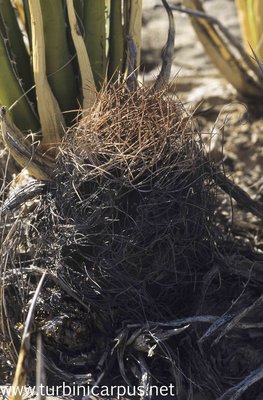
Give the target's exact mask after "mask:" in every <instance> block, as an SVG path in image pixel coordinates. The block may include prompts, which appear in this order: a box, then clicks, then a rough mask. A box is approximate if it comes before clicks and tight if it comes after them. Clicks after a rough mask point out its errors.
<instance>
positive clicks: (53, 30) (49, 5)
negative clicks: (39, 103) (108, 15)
mask: <svg viewBox="0 0 263 400" xmlns="http://www.w3.org/2000/svg"><path fill="white" fill-rule="evenodd" d="M40 4H41V11H42V19H43V30H44V41H45V56H46V74H47V77H48V82H49V84H50V87H51V89H52V92H53V94H54V95H55V97H56V99H57V101H58V104H59V106H60V109H61V111H71V110H75V111H76V108H77V87H76V81H75V76H74V71H73V65H72V56H71V55H70V52H69V48H68V44H67V36H66V25H65V16H64V10H63V4H62V2H61V1H60V0H56V1H54V0H41V2H40ZM64 117H65V120H66V122H67V125H69V124H70V122H72V120H73V118H74V117H75V113H73V114H72V113H70V114H69V113H66V114H65V115H64Z"/></svg>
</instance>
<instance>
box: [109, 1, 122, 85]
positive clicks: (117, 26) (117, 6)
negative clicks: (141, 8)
mask: <svg viewBox="0 0 263 400" xmlns="http://www.w3.org/2000/svg"><path fill="white" fill-rule="evenodd" d="M121 7H122V1H121V0H111V7H110V34H109V69H108V78H109V79H112V81H113V82H115V81H116V80H117V79H118V76H119V73H120V72H122V68H123V61H124V60H123V53H124V35H123V34H124V32H123V25H122V12H121Z"/></svg>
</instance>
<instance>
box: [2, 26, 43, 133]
mask: <svg viewBox="0 0 263 400" xmlns="http://www.w3.org/2000/svg"><path fill="white" fill-rule="evenodd" d="M0 65H1V74H0V104H1V105H4V106H6V107H7V108H9V107H11V106H12V109H11V110H10V115H11V117H12V119H13V121H14V123H15V124H16V125H17V126H18V127H19V129H21V130H22V131H28V130H32V131H33V132H36V131H37V130H38V129H39V123H38V121H37V119H36V117H35V114H34V112H33V110H32V108H31V106H30V103H29V101H28V99H27V97H26V95H25V93H24V91H23V89H22V86H21V85H20V82H19V80H18V77H17V76H16V74H15V71H14V69H13V66H12V62H11V60H10V59H9V55H8V53H7V51H6V46H5V39H4V38H3V36H2V33H1V34H0Z"/></svg>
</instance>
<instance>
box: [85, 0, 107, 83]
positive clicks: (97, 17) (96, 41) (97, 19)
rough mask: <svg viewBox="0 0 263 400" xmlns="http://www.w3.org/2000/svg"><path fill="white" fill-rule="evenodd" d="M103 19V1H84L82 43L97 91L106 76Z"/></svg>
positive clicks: (104, 26)
mask: <svg viewBox="0 0 263 400" xmlns="http://www.w3.org/2000/svg"><path fill="white" fill-rule="evenodd" d="M105 17H106V16H105V0H96V1H94V0H85V3H84V17H83V27H84V41H85V45H86V48H87V51H88V55H89V59H90V63H91V68H92V72H93V76H94V80H95V84H96V87H97V89H99V88H100V87H101V86H102V84H103V82H104V80H105V74H106V23H105Z"/></svg>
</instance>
